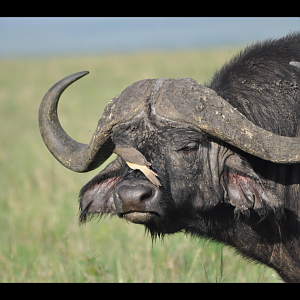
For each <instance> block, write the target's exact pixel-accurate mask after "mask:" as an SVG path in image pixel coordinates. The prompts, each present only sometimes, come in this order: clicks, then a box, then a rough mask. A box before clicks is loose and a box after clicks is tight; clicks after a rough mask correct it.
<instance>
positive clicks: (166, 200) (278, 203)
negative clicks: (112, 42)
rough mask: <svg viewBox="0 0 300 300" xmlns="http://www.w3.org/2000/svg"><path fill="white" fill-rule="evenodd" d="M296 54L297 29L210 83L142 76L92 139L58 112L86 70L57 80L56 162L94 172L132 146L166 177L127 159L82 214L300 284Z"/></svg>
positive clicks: (114, 167) (102, 181)
mask: <svg viewBox="0 0 300 300" xmlns="http://www.w3.org/2000/svg"><path fill="white" fill-rule="evenodd" d="M270 53H271V54H272V55H271V54H270ZM274 53H275V54H274ZM291 61H293V63H290V62H291ZM299 61H300V35H290V36H287V37H285V38H283V39H280V40H278V41H267V42H266V43H264V44H258V45H257V46H253V47H252V48H251V47H250V48H249V49H247V50H246V51H245V52H244V53H242V54H240V55H239V56H238V57H237V58H235V59H234V60H233V61H231V62H230V63H229V64H228V65H227V66H225V67H224V68H223V69H222V70H221V71H220V72H219V73H217V74H216V75H215V77H214V79H213V80H212V82H211V84H210V86H209V87H210V88H208V87H203V86H202V85H200V84H199V83H198V82H196V81H195V80H193V79H188V78H181V79H169V78H160V79H147V80H142V81H139V82H136V83H134V84H133V85H132V86H130V87H128V88H127V89H125V90H124V91H123V92H122V94H121V95H119V96H117V97H115V98H114V99H113V100H112V101H111V102H110V103H109V104H108V106H107V107H106V108H105V111H104V113H103V116H102V117H101V119H100V121H99V123H98V127H97V129H96V132H95V134H94V136H93V138H92V140H91V142H90V144H88V145H84V144H80V143H77V142H76V141H74V140H72V139H71V138H70V137H69V136H67V134H66V133H65V132H64V131H63V130H62V128H61V126H60V124H59V121H58V118H57V111H56V107H57V102H58V99H59V96H60V94H61V93H62V91H63V90H64V89H65V88H66V87H67V86H68V85H69V84H70V83H72V82H73V81H75V80H77V79H78V78H80V77H82V76H84V75H85V74H86V73H80V74H79V75H78V74H74V75H72V76H73V77H72V76H71V77H69V79H66V81H62V82H59V83H58V84H57V85H55V86H54V87H53V88H52V89H50V90H49V92H48V93H47V94H46V96H45V97H44V99H43V102H42V104H41V107H40V129H41V134H42V137H43V139H44V142H45V144H46V145H47V147H48V149H49V150H50V151H51V153H52V154H53V155H54V156H55V157H56V158H57V160H59V161H60V162H61V163H62V164H63V165H64V166H66V167H68V168H70V169H72V170H74V171H77V172H85V171H89V170H91V169H94V168H96V167H97V166H99V165H100V164H101V163H103V162H104V161H105V160H106V159H107V158H108V157H109V156H110V155H111V153H112V151H113V149H115V148H126V147H132V148H134V149H136V150H138V151H139V152H140V153H141V154H142V155H143V156H144V157H145V159H146V161H148V162H150V163H151V169H152V170H153V171H154V172H155V173H157V175H158V179H159V182H160V184H161V186H157V185H154V184H152V183H151V182H150V181H149V180H148V179H147V178H146V177H145V175H144V174H143V173H142V172H141V171H139V170H132V169H130V168H129V167H128V165H127V164H126V162H125V161H124V159H123V158H122V157H121V156H118V157H117V159H116V160H115V161H114V162H112V163H111V164H110V165H108V166H107V167H106V168H105V169H104V170H103V171H101V172H100V173H99V174H98V175H97V176H96V177H95V178H93V179H92V180H91V181H90V182H89V183H87V184H86V185H85V186H84V187H83V188H82V190H81V192H80V198H79V201H80V211H81V214H80V221H81V222H85V221H87V220H89V219H92V218H93V217H97V216H99V217H101V216H103V215H105V214H113V215H117V216H119V217H121V218H125V219H127V220H129V221H131V222H133V223H137V224H143V225H145V226H146V228H147V229H148V230H149V232H150V233H151V235H152V236H153V237H156V236H163V235H164V234H170V233H174V232H178V231H184V232H187V233H190V234H192V235H196V236H204V237H207V238H211V239H214V240H216V241H219V242H223V243H225V244H228V245H230V246H233V247H235V248H236V249H238V250H239V251H240V252H241V253H242V254H243V255H245V256H246V257H250V258H253V259H255V260H258V261H259V262H261V263H264V264H267V265H268V266H270V267H272V268H274V269H275V270H277V272H278V273H279V275H280V276H281V277H282V278H283V279H284V280H285V281H287V282H299V281H300V245H299V241H300V239H299V233H300V225H299V215H300V205H299V199H300V175H299V174H300V167H299V164H298V163H297V164H294V163H296V162H299V153H300V151H299V144H300V143H299V138H298V136H299V130H298V128H299V126H298V124H299V123H298V120H299V119H300V117H299V113H298V111H300V107H299V99H300V95H299V88H298V87H299V85H300V71H299V69H298V63H297V62H299ZM70 78H71V79H70ZM212 89H213V90H212ZM224 99H226V100H224ZM245 116H246V117H245ZM282 116H284V117H285V118H283V117H282Z"/></svg>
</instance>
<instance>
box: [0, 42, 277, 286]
mask: <svg viewBox="0 0 300 300" xmlns="http://www.w3.org/2000/svg"><path fill="white" fill-rule="evenodd" d="M236 50H237V48H234V49H228V48H224V49H219V50H214V49H212V50H203V51H186V52H174V53H166V52H165V53H146V54H126V55H111V56H108V55H107V56H93V57H92V56H91V57H62V58H55V59H22V60H21V59H20V60H15V61H14V60H9V61H4V60H3V61H0V68H1V73H0V114H1V116H0V122H1V123H0V124H1V130H0V140H1V147H0V189H1V192H0V230H1V233H0V282H105V281H106V280H107V281H108V282H278V281H280V279H278V276H277V274H276V273H275V272H274V271H272V270H271V269H269V268H267V267H264V266H261V265H259V264H255V263H249V262H247V261H245V260H244V259H242V258H241V256H239V255H237V254H236V253H235V252H234V250H232V249H230V248H228V247H225V246H223V245H221V244H217V243H213V242H208V241H204V240H202V239H195V238H190V237H188V236H185V235H184V234H175V235H172V236H168V237H166V238H165V239H164V240H163V241H160V240H158V241H156V242H155V243H154V244H153V245H152V241H151V238H150V237H149V236H147V235H145V232H144V228H143V226H139V225H134V224H131V223H127V222H125V221H124V220H121V219H118V218H109V217H108V218H106V219H102V220H101V221H100V222H99V223H98V222H95V221H94V222H90V223H88V224H87V225H86V226H79V225H78V221H77V218H78V215H77V214H78V203H77V197H78V191H79V190H80V188H81V187H82V186H83V185H84V184H85V183H86V182H87V181H88V180H89V179H91V178H92V177H93V176H94V175H95V174H96V173H97V172H99V170H95V171H92V172H90V173H86V174H77V173H73V172H71V171H69V170H67V169H65V168H64V167H62V166H61V165H60V164H59V163H58V162H57V161H56V160H55V159H54V158H53V157H52V155H51V154H50V153H49V152H48V150H47V149H46V147H45V145H44V144H43V142H42V139H41V137H40V133H39V129H38V109H39V104H40V101H41V99H42V97H43V96H44V94H45V93H46V91H47V90H48V89H49V88H50V87H51V86H52V85H53V84H54V83H56V82H57V81H58V80H60V79H61V78H63V77H65V76H67V75H69V74H72V73H75V72H78V71H83V70H89V71H90V75H88V76H87V77H85V78H84V79H81V80H80V81H78V82H76V83H75V84H74V85H72V86H71V87H70V88H69V89H68V90H67V91H66V92H65V93H64V95H63V96H62V101H61V103H60V105H59V116H60V119H61V123H62V125H63V127H64V128H65V129H66V131H67V132H68V133H69V134H70V135H71V136H72V137H73V138H74V139H76V140H78V141H81V142H84V143H88V142H89V140H90V138H91V136H92V134H93V132H94V130H95V128H96V125H97V121H98V119H99V118H100V116H101V114H102V111H103V108H104V106H105V105H106V104H107V103H108V101H109V100H110V99H111V98H113V97H115V96H116V95H117V94H119V93H120V92H121V91H122V90H123V89H125V88H126V87H127V86H128V85H130V84H132V83H133V82H135V81H137V80H141V79H145V78H159V77H172V78H178V77H191V78H194V79H196V80H198V81H199V82H205V81H208V80H209V78H210V77H211V76H212V75H213V72H214V71H215V69H216V68H219V67H220V66H221V65H222V64H223V63H224V62H225V61H226V60H228V59H229V58H230V57H231V56H232V55H233V54H234V53H235V52H236ZM103 271H104V272H103ZM104 273H105V274H104Z"/></svg>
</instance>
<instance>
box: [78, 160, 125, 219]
mask: <svg viewBox="0 0 300 300" xmlns="http://www.w3.org/2000/svg"><path fill="white" fill-rule="evenodd" d="M123 169H124V168H122V162H121V159H119V158H117V159H116V160H115V161H113V162H112V163H111V164H109V165H108V166H107V167H106V168H105V169H104V170H103V171H101V172H100V173H99V174H98V175H96V176H95V177H94V178H93V179H92V180H91V181H89V182H88V183H87V184H86V185H85V186H84V187H83V188H82V189H81V191H80V194H79V208H80V216H79V221H80V223H85V222H86V221H87V220H90V219H92V218H93V217H95V216H99V217H102V215H103V214H112V215H114V214H116V208H115V204H114V199H113V191H114V189H115V187H116V185H117V184H118V183H119V182H120V181H121V180H122V178H123V172H122V170H123Z"/></svg>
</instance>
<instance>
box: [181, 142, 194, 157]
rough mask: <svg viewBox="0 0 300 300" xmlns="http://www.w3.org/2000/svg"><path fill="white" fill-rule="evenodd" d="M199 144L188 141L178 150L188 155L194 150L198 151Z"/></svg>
mask: <svg viewBox="0 0 300 300" xmlns="http://www.w3.org/2000/svg"><path fill="white" fill-rule="evenodd" d="M198 149H199V144H198V143H197V142H190V143H188V144H187V145H186V146H184V147H183V148H181V149H179V150H178V152H181V153H183V154H184V155H189V154H191V153H193V152H195V151H198Z"/></svg>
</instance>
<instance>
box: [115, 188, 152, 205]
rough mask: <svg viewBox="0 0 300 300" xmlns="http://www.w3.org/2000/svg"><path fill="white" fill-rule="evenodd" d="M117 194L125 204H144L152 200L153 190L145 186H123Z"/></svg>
mask: <svg viewBox="0 0 300 300" xmlns="http://www.w3.org/2000/svg"><path fill="white" fill-rule="evenodd" d="M117 193H118V196H119V197H120V199H121V200H122V201H123V202H129V201H130V202H143V201H147V200H150V199H151V198H152V196H153V189H152V188H151V187H148V186H144V185H137V186H127V185H123V186H121V187H120V188H119V190H118V192H117Z"/></svg>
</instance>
